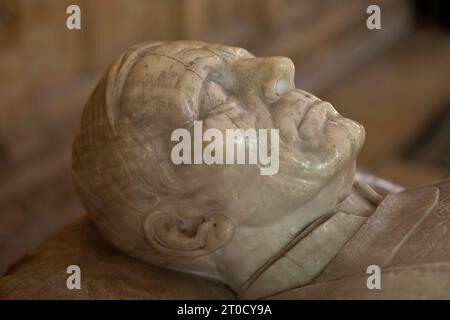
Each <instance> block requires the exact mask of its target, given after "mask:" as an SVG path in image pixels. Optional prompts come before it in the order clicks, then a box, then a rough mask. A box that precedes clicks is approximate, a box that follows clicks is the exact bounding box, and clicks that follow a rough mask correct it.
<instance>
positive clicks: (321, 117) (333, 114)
mask: <svg viewBox="0 0 450 320" xmlns="http://www.w3.org/2000/svg"><path fill="white" fill-rule="evenodd" d="M313 112H314V114H312V113H313ZM337 117H339V113H338V112H337V111H336V110H335V109H334V108H333V106H332V105H331V104H330V103H329V102H326V101H322V100H317V101H313V102H312V103H310V104H309V105H308V106H307V107H306V111H305V112H304V113H303V117H302V118H301V119H300V121H299V123H298V125H297V132H299V133H300V131H301V130H302V127H303V126H304V125H305V124H306V122H308V120H315V122H316V123H315V124H316V125H317V126H319V127H322V126H323V125H324V124H325V123H326V122H327V121H328V120H332V119H335V118H337Z"/></svg>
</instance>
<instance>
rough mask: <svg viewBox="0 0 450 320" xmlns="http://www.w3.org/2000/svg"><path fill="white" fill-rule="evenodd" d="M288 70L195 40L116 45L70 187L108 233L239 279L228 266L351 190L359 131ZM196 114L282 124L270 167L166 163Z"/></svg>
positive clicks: (173, 264) (231, 125)
mask: <svg viewBox="0 0 450 320" xmlns="http://www.w3.org/2000/svg"><path fill="white" fill-rule="evenodd" d="M294 73H295V72H294V65H293V63H292V61H291V60H290V59H288V58H283V57H269V58H255V57H254V56H252V55H251V54H250V53H248V52H247V51H245V50H244V49H240V48H234V47H226V46H220V45H211V44H205V43H199V42H183V41H182V42H173V43H153V44H143V45H141V46H137V47H135V48H134V49H131V50H130V51H129V52H127V53H125V54H124V55H123V56H122V57H121V58H120V59H119V60H118V61H117V62H116V63H115V64H113V66H112V67H111V69H110V70H109V72H108V74H107V76H106V77H105V78H104V79H103V80H102V81H101V82H100V84H99V86H98V87H97V89H96V90H95V91H94V93H93V95H92V97H91V98H90V100H89V102H88V104H87V106H86V108H85V111H84V114H83V119H82V123H81V127H80V131H79V134H78V136H77V140H76V142H75V145H74V157H73V158H74V161H73V162H74V179H75V185H76V187H77V190H78V192H79V194H80V196H81V198H82V201H83V203H84V204H85V206H86V207H87V209H88V211H89V213H90V214H91V215H92V217H93V219H94V221H95V222H96V224H97V225H98V226H99V229H100V230H101V232H102V233H103V234H104V235H105V237H106V238H107V239H108V240H110V242H112V243H113V244H114V245H116V246H117V247H119V248H121V249H122V250H124V251H125V252H127V253H129V254H131V255H134V256H137V257H139V258H142V259H144V260H147V261H149V262H151V263H154V264H159V265H164V266H167V267H169V268H173V269H179V270H183V271H187V272H192V273H198V274H204V275H207V276H211V277H216V278H220V279H222V280H224V281H226V282H231V283H232V284H233V285H234V284H235V283H238V282H240V281H241V280H243V279H245V277H246V275H245V274H244V275H242V276H239V275H236V271H235V270H236V268H238V269H239V268H240V269H239V270H247V271H242V272H243V273H248V272H250V271H251V269H255V268H257V267H258V266H259V265H260V264H261V262H263V261H264V260H266V259H267V258H269V257H270V256H271V255H273V254H274V253H275V252H276V250H279V248H280V246H282V245H284V244H286V242H288V241H289V239H291V238H292V237H293V236H295V235H296V234H297V233H298V232H299V231H300V230H301V229H302V228H304V227H305V226H306V225H307V224H309V223H311V222H312V221H313V220H314V219H316V218H318V217H320V216H321V215H323V214H324V213H326V212H327V211H328V210H329V209H330V208H331V207H332V206H333V205H334V204H335V203H336V202H337V201H339V199H341V198H342V197H343V196H345V195H346V194H347V193H348V192H349V191H350V188H351V185H352V181H353V174H354V167H355V160H356V156H357V154H358V152H359V150H360V148H361V146H362V144H363V142H364V129H363V127H362V126H361V125H359V124H357V123H355V122H353V121H351V120H349V119H346V118H343V117H341V116H340V115H339V114H338V113H337V112H336V110H335V109H334V108H333V107H332V106H331V104H329V103H327V102H323V101H321V100H320V99H318V98H316V97H314V96H313V95H311V94H309V93H307V92H305V91H302V90H300V89H297V88H295V85H294ZM194 121H202V122H203V130H207V129H208V128H215V129H219V130H221V131H222V132H223V135H224V136H225V130H226V129H236V128H242V129H249V128H254V129H279V138H280V139H279V171H278V172H277V174H275V175H261V174H260V170H259V167H258V165H206V164H203V165H197V164H193V165H179V166H176V165H174V164H173V163H172V161H171V158H170V154H171V148H172V147H173V145H174V142H172V141H171V140H170V137H171V133H172V132H173V131H174V130H175V129H178V128H186V129H188V130H193V129H192V126H193V123H194ZM241 143H245V142H243V141H241ZM142 225H143V226H144V228H142ZM268 233H270V234H269V235H268ZM252 255H253V256H252ZM243 256H246V257H247V258H249V259H250V260H251V262H249V263H243V262H242V261H241V260H240V259H242V257H243ZM186 257H188V258H190V259H186ZM250 260H249V261H250ZM232 278H233V279H232Z"/></svg>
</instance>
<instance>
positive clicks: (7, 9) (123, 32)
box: [0, 0, 450, 274]
mask: <svg viewBox="0 0 450 320" xmlns="http://www.w3.org/2000/svg"><path fill="white" fill-rule="evenodd" d="M449 2H450V1H445V0H442V1H433V0H432V1H420V0H419V1H408V0H391V1H389V0H384V1H382V0H380V1H375V0H368V1H366V0H345V1H344V0H341V1H339V0H153V1H152V0H108V1H106V0H33V1H32V0H0V274H2V273H3V272H4V271H5V270H6V267H7V266H8V265H9V264H10V263H11V262H13V261H14V260H15V259H16V258H18V257H19V256H21V255H22V254H24V252H26V251H27V250H29V249H30V248H32V247H34V246H36V245H37V244H38V243H39V242H41V241H42V240H43V239H44V238H45V237H47V236H48V235H49V234H50V233H52V232H54V231H56V230H57V229H59V228H60V227H61V226H62V225H64V224H67V223H69V222H70V221H72V220H74V219H75V218H76V217H77V216H79V215H80V214H82V213H83V208H82V206H81V205H80V203H79V201H78V200H77V197H76V196H75V194H74V191H73V189H72V182H71V178H70V149H71V144H72V139H73V136H74V132H75V128H76V125H77V122H78V119H79V116H80V112H81V110H82V108H83V104H84V103H85V101H86V100H87V98H88V96H89V94H90V92H91V91H92V90H93V87H94V85H95V84H96V82H97V81H98V79H99V78H100V76H101V75H102V73H103V72H104V71H105V69H106V68H107V66H108V65H109V64H110V63H111V62H112V60H113V59H114V58H115V57H117V56H118V55H119V54H120V53H121V52H122V51H123V50H124V49H126V48H127V47H128V46H130V45H132V44H135V43H137V42H140V41H145V40H175V39H197V40H205V41H210V42H216V43H223V44H230V45H236V46H242V47H245V48H247V49H248V50H250V51H251V52H253V53H254V54H255V55H260V56H267V55H282V56H288V57H291V58H292V59H293V60H294V62H295V64H296V70H297V75H296V83H297V86H298V87H300V88H303V89H306V90H308V91H311V92H312V93H314V94H316V95H318V96H320V97H321V98H323V99H326V100H328V101H330V102H331V103H333V105H334V106H335V107H336V108H337V109H338V111H340V112H341V113H342V114H343V115H345V116H347V117H350V118H352V119H355V120H357V121H359V122H360V123H362V124H363V125H364V126H365V128H366V134H367V139H366V145H365V148H364V149H363V151H362V154H361V156H360V159H359V166H360V168H362V169H363V170H366V171H369V172H371V173H374V174H376V175H379V176H381V177H383V178H386V179H389V180H391V181H393V182H395V183H397V184H400V185H403V186H406V187H414V186H419V185H421V184H426V183H429V182H432V181H434V180H437V179H440V178H442V177H444V176H447V175H448V174H449V172H450V37H449V32H448V30H449V22H450V15H449V5H448V3H449ZM70 4H77V5H78V6H79V7H80V8H81V30H68V29H67V28H66V19H67V17H68V15H67V14H66V8H67V7H68V6H69V5H70ZM371 4H376V5H378V6H379V7H380V8H381V30H368V29H367V27H366V19H367V18H368V16H369V15H368V14H367V13H366V9H367V7H368V6H369V5H371Z"/></svg>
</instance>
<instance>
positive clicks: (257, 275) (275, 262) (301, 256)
mask: <svg viewBox="0 0 450 320" xmlns="http://www.w3.org/2000/svg"><path fill="white" fill-rule="evenodd" d="M366 187H367V186H366V185H360V184H358V183H355V185H354V186H353V188H352V191H351V193H350V195H349V196H347V197H346V198H345V199H344V200H343V201H342V202H340V203H338V204H337V205H335V206H334V207H333V209H332V210H329V212H328V213H326V214H324V215H321V216H320V217H318V218H316V219H315V220H313V221H311V222H310V223H309V224H308V225H307V226H306V227H304V228H303V229H302V230H301V231H300V232H299V233H298V234H297V235H296V236H295V237H294V238H293V239H291V240H290V241H288V242H287V244H286V243H285V245H284V246H283V247H282V248H281V249H280V250H278V251H277V252H276V254H275V255H273V256H271V257H270V258H269V259H267V260H266V261H265V263H263V264H262V265H260V266H259V267H258V268H257V269H256V271H254V272H253V273H252V275H251V276H250V277H249V278H248V279H247V280H246V281H244V282H243V283H241V284H240V287H239V289H238V290H237V291H238V295H239V296H240V297H241V298H261V297H267V296H270V295H272V294H275V293H278V292H280V291H283V290H287V289H291V288H293V287H299V286H302V285H304V284H306V283H308V282H310V281H311V280H313V279H314V278H315V277H316V276H317V275H318V274H319V273H320V272H321V271H322V270H323V269H324V268H325V266H326V265H327V264H328V263H329V262H330V261H331V260H332V259H333V258H334V257H335V256H336V254H337V253H338V252H339V251H340V249H341V248H342V247H343V246H344V244H345V243H346V242H347V241H348V240H349V239H350V238H351V236H353V234H354V233H355V232H356V231H357V230H358V229H359V227H360V226H361V225H362V224H363V223H364V222H365V220H366V218H367V217H368V216H370V215H371V214H372V213H373V211H374V210H375V208H376V205H377V203H378V202H379V201H378V200H379V199H375V198H376V197H374V195H376V193H372V191H373V190H372V189H371V188H370V187H369V189H367V188H366Z"/></svg>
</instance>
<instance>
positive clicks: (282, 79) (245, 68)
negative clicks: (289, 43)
mask: <svg viewBox="0 0 450 320" xmlns="http://www.w3.org/2000/svg"><path fill="white" fill-rule="evenodd" d="M231 69H232V72H233V73H234V74H235V75H236V76H237V78H238V79H241V80H244V81H246V83H245V85H247V86H248V85H249V83H252V84H254V85H255V86H256V87H257V89H260V90H261V91H262V93H263V94H264V96H265V97H266V99H267V100H268V102H273V101H276V100H278V98H279V96H281V95H283V94H284V93H285V92H287V91H288V90H290V89H293V88H294V87H295V84H294V76H295V66H294V63H293V62H292V60H291V59H289V58H286V57H265V58H251V59H244V60H238V61H235V62H233V64H232V66H231Z"/></svg>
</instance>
